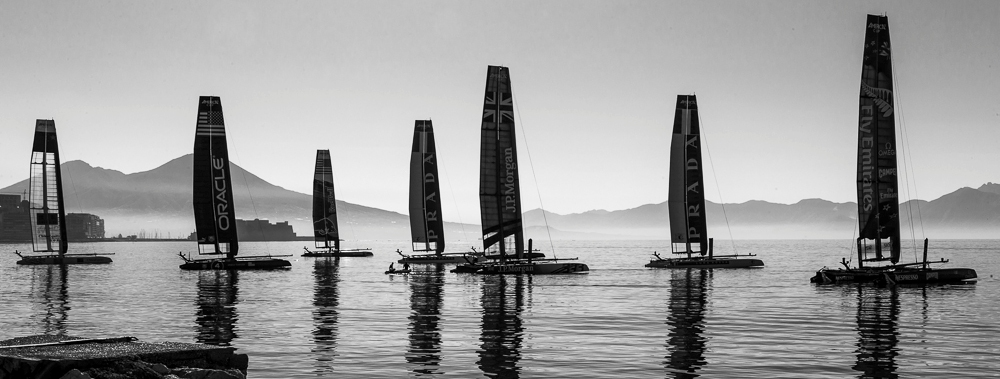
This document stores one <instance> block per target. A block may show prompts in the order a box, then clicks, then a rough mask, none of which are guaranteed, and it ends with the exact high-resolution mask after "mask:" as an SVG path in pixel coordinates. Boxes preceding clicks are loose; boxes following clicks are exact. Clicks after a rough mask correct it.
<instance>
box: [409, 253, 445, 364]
mask: <svg viewBox="0 0 1000 379" xmlns="http://www.w3.org/2000/svg"><path fill="white" fill-rule="evenodd" d="M444 272H445V268H444V264H440V263H439V264H436V265H434V266H433V267H431V268H430V270H429V271H414V275H410V276H409V281H410V317H409V318H410V346H409V348H408V349H407V350H406V362H408V363H410V364H412V365H414V367H413V368H412V369H411V370H412V371H413V372H414V373H415V374H417V376H420V375H432V374H442V372H441V371H439V366H440V364H441V326H440V322H441V306H442V303H443V302H444Z"/></svg>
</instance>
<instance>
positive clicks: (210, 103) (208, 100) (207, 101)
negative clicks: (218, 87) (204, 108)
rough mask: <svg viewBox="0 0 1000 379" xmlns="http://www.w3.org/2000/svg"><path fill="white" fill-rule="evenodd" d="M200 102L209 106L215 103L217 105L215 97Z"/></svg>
mask: <svg viewBox="0 0 1000 379" xmlns="http://www.w3.org/2000/svg"><path fill="white" fill-rule="evenodd" d="M201 103H202V104H205V105H208V106H210V107H211V106H215V105H219V101H218V100H216V99H214V98H208V99H205V100H202V101H201Z"/></svg>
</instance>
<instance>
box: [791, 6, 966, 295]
mask: <svg viewBox="0 0 1000 379" xmlns="http://www.w3.org/2000/svg"><path fill="white" fill-rule="evenodd" d="M866 25H867V26H866V28H867V29H866V32H865V45H864V46H865V47H864V58H863V60H862V66H861V89H860V110H859V113H860V117H859V120H858V177H857V189H858V228H859V230H860V234H859V237H858V239H857V249H858V257H857V259H858V262H857V267H851V266H850V263H849V262H848V261H847V259H846V258H842V259H841V262H840V263H841V265H842V266H844V268H839V269H831V268H827V267H823V268H821V269H820V270H819V271H817V272H816V275H814V276H813V277H812V278H810V279H809V280H810V282H813V283H820V284H836V283H857V282H874V283H944V282H963V281H968V280H975V279H976V270H973V269H968V268H958V269H932V268H930V267H929V265H930V264H932V263H946V262H948V261H947V260H945V259H941V260H939V261H928V260H927V240H926V239H924V258H923V261H922V262H914V263H904V264H900V263H899V258H900V237H899V183H898V179H897V171H896V151H897V144H896V132H895V128H896V121H895V114H894V103H893V98H894V96H893V92H892V91H893V77H892V48H891V46H890V43H889V19H888V18H887V17H886V16H879V15H868V20H867V23H866ZM885 262H888V264H885Z"/></svg>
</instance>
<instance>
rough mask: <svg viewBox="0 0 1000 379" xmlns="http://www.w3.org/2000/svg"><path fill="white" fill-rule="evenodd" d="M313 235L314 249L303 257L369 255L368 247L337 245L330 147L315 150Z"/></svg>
mask: <svg viewBox="0 0 1000 379" xmlns="http://www.w3.org/2000/svg"><path fill="white" fill-rule="evenodd" d="M313 237H314V241H315V246H316V248H317V250H316V251H310V250H309V249H307V248H305V247H303V248H302V249H303V250H305V251H306V252H305V253H303V254H302V256H303V257H370V256H372V255H373V254H372V249H348V250H341V249H340V233H339V232H338V230H337V196H336V194H334V192H333V165H332V164H331V163H330V150H316V168H315V170H314V171H313Z"/></svg>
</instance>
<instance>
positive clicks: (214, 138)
mask: <svg viewBox="0 0 1000 379" xmlns="http://www.w3.org/2000/svg"><path fill="white" fill-rule="evenodd" d="M193 171H194V174H193V177H192V186H193V188H192V193H193V199H192V200H193V201H192V203H193V207H194V221H195V233H196V235H197V237H198V255H200V256H202V255H208V256H214V258H207V259H196V258H193V257H191V254H188V255H187V256H185V255H184V253H180V256H181V258H183V259H184V263H183V264H181V266H180V268H181V269H182V270H261V269H275V268H288V267H291V266H292V264H291V263H290V262H288V261H287V260H284V259H278V258H274V257H273V256H270V255H267V256H250V257H239V258H237V255H238V254H239V247H240V245H239V238H238V236H237V234H236V207H235V204H234V203H233V191H232V188H233V180H232V176H231V175H230V174H229V148H228V147H227V145H226V124H225V121H224V119H223V117H222V101H221V99H219V98H218V97H217V96H201V97H200V98H199V99H198V122H197V124H196V126H195V137H194V168H193Z"/></svg>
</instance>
